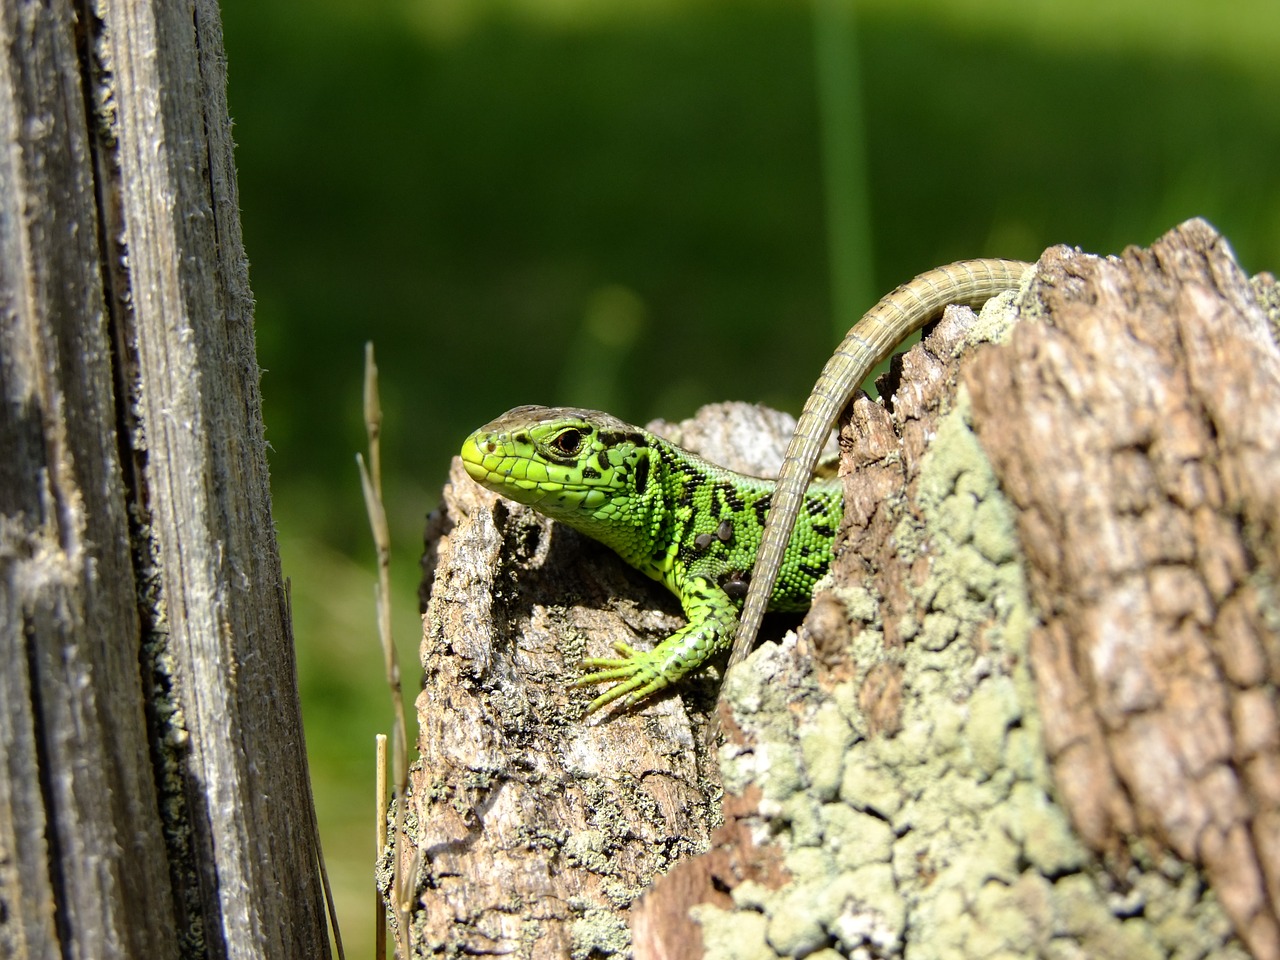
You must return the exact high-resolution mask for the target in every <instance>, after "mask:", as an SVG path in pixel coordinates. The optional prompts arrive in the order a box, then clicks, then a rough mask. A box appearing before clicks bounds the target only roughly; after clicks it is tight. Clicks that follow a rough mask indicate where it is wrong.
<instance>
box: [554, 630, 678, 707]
mask: <svg viewBox="0 0 1280 960" xmlns="http://www.w3.org/2000/svg"><path fill="white" fill-rule="evenodd" d="M613 649H614V650H616V651H618V653H620V654H622V657H621V658H618V659H611V658H602V657H588V658H586V659H584V660H583V661H582V665H583V666H584V667H587V668H588V669H591V668H594V669H595V672H594V673H588V674H587V675H586V676H584V677H579V678H578V679H577V680H575V681H574V683H573V685H574V686H575V687H587V686H591V685H592V684H596V683H609V682H611V681H614V680H619V681H621V682H620V683H617V684H615V685H614V686H612V687H610V688H609V689H608V690H606V691H605V692H604V693H602V694H601V695H600V696H598V697H596V698H595V699H594V700H592V701H591V703H590V704H589V705H588V706H587V714H588V715H590V714H592V713H595V712H596V711H597V710H599V709H600V708H601V707H604V706H606V705H608V704H610V703H613V702H614V701H615V700H619V699H621V700H622V705H623V706H630V705H631V704H633V703H635V702H636V701H637V700H640V699H641V698H643V697H646V696H648V695H649V694H651V693H653V692H654V691H655V690H661V689H662V688H663V687H665V686H666V685H667V683H668V682H669V681H668V680H667V679H666V678H665V677H664V676H663V675H662V672H661V671H660V670H659V669H658V668H657V667H656V666H655V665H654V657H653V654H652V652H651V651H643V650H636V649H634V648H632V647H630V646H628V645H627V644H625V643H623V642H622V641H618V642H616V643H615V644H614V645H613Z"/></svg>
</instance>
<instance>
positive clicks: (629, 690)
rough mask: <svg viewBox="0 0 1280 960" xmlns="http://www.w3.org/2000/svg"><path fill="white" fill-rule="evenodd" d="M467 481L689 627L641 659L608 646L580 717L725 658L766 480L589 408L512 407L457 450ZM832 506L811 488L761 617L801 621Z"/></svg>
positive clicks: (830, 492)
mask: <svg viewBox="0 0 1280 960" xmlns="http://www.w3.org/2000/svg"><path fill="white" fill-rule="evenodd" d="M462 462H463V465H464V466H465V467H466V470H467V473H468V474H470V475H471V477H472V479H474V480H477V481H479V482H480V483H481V484H483V485H484V486H486V487H488V488H489V489H491V490H494V491H496V492H498V493H500V494H502V495H503V496H504V497H508V498H510V499H512V500H516V501H518V502H519V503H524V504H527V505H529V506H531V507H533V508H535V509H536V510H538V511H539V512H540V513H543V514H546V515H547V516H548V517H551V518H552V519H553V520H559V521H562V522H564V523H567V524H568V525H569V526H571V527H574V528H575V529H577V530H580V531H581V532H583V533H585V534H586V535H587V536H589V537H593V538H595V539H596V540H599V541H600V542H601V543H603V544H605V546H607V547H609V548H611V549H612V550H614V551H615V552H616V553H617V554H618V555H619V556H621V557H622V559H624V560H625V561H627V563H629V564H631V566H633V567H635V568H636V569H637V570H639V571H640V572H641V573H644V574H645V575H647V576H649V577H652V578H653V579H654V580H657V581H659V582H661V583H662V584H664V585H665V586H666V587H667V589H669V590H670V591H671V592H672V593H674V594H675V595H676V596H677V597H678V598H679V599H680V604H681V606H682V607H683V608H684V613H685V616H686V617H687V618H688V621H689V622H688V623H687V624H686V625H685V626H684V627H683V628H682V629H680V630H678V631H676V633H674V634H672V635H671V636H670V637H667V638H666V639H665V640H663V641H662V642H661V643H660V644H658V646H657V647H656V648H654V649H653V650H651V651H641V650H635V649H633V648H631V647H630V646H628V645H626V644H624V643H618V644H615V649H616V650H617V651H618V653H619V654H621V659H589V660H586V661H585V662H584V665H585V666H587V667H589V668H596V669H597V672H595V673H591V674H588V675H587V676H585V677H582V678H581V679H580V680H579V681H578V685H579V686H582V685H585V684H592V683H607V682H609V681H614V680H616V681H619V682H618V683H617V684H616V685H615V686H613V687H612V688H610V689H609V690H607V691H605V692H604V693H603V694H602V695H600V696H599V697H597V698H596V699H595V700H594V701H593V702H592V703H591V705H590V707H589V708H588V712H592V711H595V710H598V709H599V708H600V707H603V706H604V705H605V704H607V703H610V702H612V701H613V700H616V699H619V698H622V697H625V698H626V700H625V702H626V703H634V702H635V701H636V700H639V699H640V698H641V697H644V696H646V695H648V694H650V693H653V692H654V691H656V690H659V689H661V688H662V687H665V686H667V685H668V684H670V683H674V682H675V681H676V680H678V679H680V678H681V677H683V676H684V675H685V674H686V673H688V672H689V671H690V670H692V669H694V668H695V667H697V666H699V665H701V664H702V663H703V662H705V661H706V660H707V658H708V657H710V656H712V655H713V654H715V653H716V652H718V651H721V650H727V649H728V648H729V644H730V643H731V642H732V640H733V634H734V630H735V629H736V628H737V624H738V609H739V607H740V606H741V605H742V599H743V597H745V596H746V593H747V579H748V577H749V576H750V574H751V567H752V565H753V564H754V563H755V560H756V553H757V550H758V548H759V546H760V538H761V536H762V535H763V533H764V524H765V517H766V515H767V513H768V510H769V501H770V496H771V494H772V492H773V482H772V481H769V480H760V479H757V478H755V477H748V476H744V475H743V474H740V473H734V472H733V471H731V470H726V469H725V468H724V467H720V466H717V465H716V464H714V463H710V462H708V461H706V460H704V459H702V458H701V457H699V456H696V455H695V454H692V453H690V452H689V451H687V450H684V449H682V448H680V447H678V446H676V445H675V444H674V443H671V442H669V441H667V440H664V439H663V438H661V437H659V436H657V435H655V434H652V433H650V432H648V431H647V430H642V429H640V428H639V427H633V426H631V425H630V424H628V423H623V422H622V421H621V420H619V419H617V418H616V417H612V416H610V415H609V414H607V413H599V412H597V411H595V410H579V409H575V408H572V407H516V408H515V409H514V410H510V411H508V412H507V413H504V414H503V415H502V416H501V417H499V418H498V419H497V420H494V421H493V422H492V423H489V424H486V425H485V426H483V427H481V428H480V429H479V430H477V431H476V432H475V433H473V434H472V435H471V436H470V437H468V438H467V440H466V442H465V443H464V444H463V445H462ZM842 509H843V505H842V502H841V492H840V487H839V484H838V483H837V482H836V481H831V480H828V481H819V482H816V483H813V484H812V485H810V487H809V490H808V493H807V494H806V496H805V497H804V507H803V509H802V510H801V511H800V518H799V521H798V523H797V525H796V529H795V533H794V534H793V536H792V537H791V545H790V547H789V549H788V550H786V551H785V554H784V556H783V559H782V564H781V566H780V568H779V572H778V579H777V584H776V586H775V588H774V590H773V591H772V596H771V597H770V602H769V609H770V610H804V609H806V608H807V607H808V606H809V601H810V599H811V598H812V596H813V586H814V584H815V583H817V582H818V580H819V579H820V578H821V577H822V576H824V575H825V574H826V572H827V569H828V567H829V566H830V565H831V547H832V544H833V543H834V541H835V535H836V530H837V528H838V527H839V526H840V516H841V513H842Z"/></svg>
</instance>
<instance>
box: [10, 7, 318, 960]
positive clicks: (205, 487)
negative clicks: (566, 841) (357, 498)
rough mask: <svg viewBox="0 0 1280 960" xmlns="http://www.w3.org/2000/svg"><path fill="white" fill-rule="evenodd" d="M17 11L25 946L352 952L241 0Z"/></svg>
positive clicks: (17, 535)
mask: <svg viewBox="0 0 1280 960" xmlns="http://www.w3.org/2000/svg"><path fill="white" fill-rule="evenodd" d="M0 35H2V39H3V44H2V48H3V51H4V53H3V54H0V142H2V145H3V148H2V149H0V183H3V184H4V190H3V191H0V247H2V251H0V302H2V303H3V310H0V345H2V349H0V390H2V392H3V398H4V405H5V409H4V417H3V418H2V419H0V445H2V446H3V449H4V450H5V451H6V457H5V458H4V462H3V465H2V466H0V613H2V617H0V644H3V655H4V660H5V663H6V664H8V667H7V668H6V669H5V670H4V671H3V672H0V737H2V738H3V744H4V749H3V760H4V764H5V776H3V777H0V898H2V900H3V903H2V904H0V907H2V909H0V953H2V954H3V955H5V956H16V957H26V956H31V957H44V956H48V957H85V958H90V957H92V958H97V957H147V958H153V957H172V956H201V957H222V956H228V957H232V956H234V957H261V956H273V957H284V956H299V957H316V956H326V955H327V954H328V941H327V934H326V932H325V926H324V916H323V910H322V904H321V897H320V893H319V886H318V882H317V880H316V873H315V863H316V857H317V853H316V846H315V837H314V830H313V822H314V821H313V817H312V816H311V801H310V795H309V790H308V787H307V782H306V769H305V753H304V751H303V739H302V728H301V723H300V715H299V712H298V704H297V693H296V682H295V677H294V664H293V652H292V642H291V636H290V634H289V621H288V611H287V601H286V596H285V592H284V587H283V581H282V578H281V575H280V569H279V559H278V554H277V551H276V544H275V539H274V533H273V530H272V525H271V518H270V495H269V490H268V486H267V471H266V461H265V456H264V442H263V437H262V421H261V415H260V401H259V395H258V370H257V365H256V362H255V360H254V353H253V329H252V299H251V296H250V293H249V288H248V278H247V270H246V264H245V259H244V252H243V249H242V246H241V240H240V227H239V214H238V202H237V198H236V192H235V176H234V168H233V165H232V154H231V139H230V123H229V120H228V117H227V110H226V103H225V75H224V64H223V55H222V38H221V31H220V25H219V18H218V11H217V7H216V5H214V4H212V3H208V2H197V3H194V4H190V5H175V4H153V3H133V2H129V3H126V2H114V0H112V2H102V3H99V4H85V5H83V6H81V7H79V8H77V9H76V10H75V11H73V10H72V8H71V7H69V6H68V5H59V4H53V5H36V4H18V3H10V4H5V5H4V6H3V10H0Z"/></svg>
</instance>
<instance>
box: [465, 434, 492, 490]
mask: <svg viewBox="0 0 1280 960" xmlns="http://www.w3.org/2000/svg"><path fill="white" fill-rule="evenodd" d="M459 456H460V457H461V458H462V466H463V467H464V468H465V469H466V471H467V475H468V476H469V477H471V479H472V480H474V481H476V482H477V483H484V482H485V481H486V480H488V479H489V477H490V476H492V471H490V470H489V468H488V467H486V466H485V465H484V459H485V452H484V450H482V449H481V448H480V444H479V443H478V442H477V441H476V438H475V437H467V440H466V442H465V443H464V444H463V445H462V450H461V451H460V452H459Z"/></svg>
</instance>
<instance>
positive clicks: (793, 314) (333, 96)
mask: <svg viewBox="0 0 1280 960" xmlns="http://www.w3.org/2000/svg"><path fill="white" fill-rule="evenodd" d="M822 2H824V3H826V4H827V6H828V7H830V6H831V5H832V0H822ZM834 2H835V5H836V6H839V0H834ZM222 9H223V17H224V29H225V34H226V46H227V53H228V58H229V68H230V81H231V89H230V100H231V110H232V115H233V117H234V119H235V122H236V128H235V133H236V139H237V141H238V144H239V146H238V151H237V161H238V165H239V173H240V181H239V182H240V196H241V202H242V208H243V223H244V232H245V242H246V246H247V248H248V252H249V257H250V261H251V271H252V272H251V278H252V282H253V289H254V292H255V295H256V297H257V335H258V350H259V357H260V361H261V363H262V366H263V367H264V368H265V374H264V377H263V381H262V386H263V393H264V397H265V404H266V407H265V415H266V421H267V435H268V439H269V440H270V442H271V446H272V454H271V467H272V479H273V482H274V488H275V493H274V496H275V512H276V519H277V523H278V525H279V532H280V540H281V549H282V551H283V554H284V562H285V571H286V573H287V574H288V575H289V576H290V577H291V578H292V581H293V603H294V613H295V618H296V624H295V632H296V634H297V638H298V657H299V667H300V680H301V684H302V696H303V707H304V711H305V719H306V723H307V737H308V743H309V749H310V752H311V765H312V766H311V769H312V774H313V778H314V781H315V785H316V790H317V803H318V807H319V814H320V819H321V828H322V832H323V836H324V843H325V850H326V854H327V856H328V860H329V864H330V869H331V871H332V872H333V879H334V881H335V884H336V888H337V893H338V895H339V909H340V911H341V915H342V920H343V926H344V932H345V939H346V940H347V943H348V946H349V947H351V948H353V949H352V955H355V956H360V955H364V956H367V955H368V951H369V943H370V938H371V935H372V920H371V913H372V901H373V894H372V892H371V889H370V886H369V884H370V877H371V862H372V859H373V840H372V819H371V808H372V797H373V781H372V777H373V763H372V749H371V748H372V739H373V734H374V733H375V731H379V730H386V729H387V728H388V726H389V723H390V710H389V708H388V706H387V696H386V690H385V687H384V685H383V683H382V679H381V677H382V667H381V656H380V654H379V652H378V647H377V639H376V636H375V633H374V618H373V599H372V597H373V593H372V590H373V588H372V584H373V567H372V550H371V547H370V545H369V535H368V532H367V525H366V522H365V514H364V508H363V505H362V502H361V498H360V492H359V483H358V480H357V475H356V471H355V467H354V464H353V454H354V453H355V451H357V450H360V449H362V448H363V446H364V439H363V428H362V424H361V411H360V376H361V363H362V345H363V343H364V342H365V341H366V340H372V341H374V343H375V344H376V347H377V350H378V360H379V365H380V368H381V389H382V401H383V406H384V411H385V415H386V423H385V428H384V446H383V455H384V458H385V463H386V471H387V494H388V507H389V511H390V515H391V521H392V526H393V537H394V549H395V551H396V552H395V563H396V564H397V568H396V577H397V586H398V589H399V593H398V595H397V597H396V598H395V599H396V603H397V620H396V629H397V631H398V641H399V643H400V647H401V662H402V666H403V668H404V670H405V675H406V689H407V691H408V696H409V697H410V699H411V698H412V696H413V693H414V690H415V687H416V685H417V677H418V673H419V669H418V667H417V664H416V642H417V637H418V633H419V630H420V627H419V623H418V617H417V599H416V587H417V580H418V568H417V558H418V556H419V554H420V552H421V531H422V527H423V520H424V517H425V515H426V513H427V512H428V511H429V510H430V509H432V507H433V506H434V505H435V504H436V502H437V499H438V492H439V488H440V485H441V483H442V481H443V479H444V476H445V471H446V469H447V468H448V464H449V458H450V457H451V456H452V455H453V453H454V452H455V451H456V449H457V447H458V445H459V443H460V441H461V439H462V438H463V436H465V434H466V433H468V432H469V431H470V430H471V429H473V428H474V427H476V426H478V425H480V424H481V423H483V422H485V421H487V420H489V419H491V418H492V417H494V416H496V415H497V414H498V413H500V412H502V411H503V410H505V409H507V408H508V407H511V406H514V405H516V404H519V403H533V402H538V403H576V404H584V405H589V406H597V407H603V408H606V409H609V410H610V411H611V412H613V413H616V414H617V415H619V416H621V417H623V418H625V419H628V420H631V421H633V422H644V421H645V420H647V419H649V418H652V417H654V416H659V415H661V416H664V417H668V418H673V419H674V418H679V417H684V416H687V415H689V414H691V413H692V412H693V410H694V409H695V408H696V407H697V406H698V405H700V404H702V403H705V402H709V401H714V400H723V399H745V400H761V401H765V402H768V403H771V404H774V405H776V406H779V407H782V408H784V409H788V410H791V411H793V412H795V411H796V410H798V408H799V406H800V404H801V402H802V400H803V398H804V396H805V395H806V394H807V392H808V390H809V387H810V386H811V385H812V382H813V379H814V377H815V376H816V374H817V371H818V369H819V368H820V366H821V364H822V362H823V361H824V359H825V358H826V356H827V354H828V352H829V351H830V350H831V348H832V347H833V346H834V344H835V343H836V340H837V337H838V334H837V326H839V327H841V328H843V326H844V325H845V323H844V321H843V320H842V319H836V318H834V317H833V312H834V311H833V308H832V305H831V304H832V300H833V296H832V290H833V289H836V290H841V291H844V293H843V294H841V295H840V296H844V297H847V298H850V299H855V300H856V299H859V298H861V302H859V303H858V304H857V307H856V309H857V311H859V312H860V311H861V310H862V309H865V308H866V307H867V306H870V304H871V302H873V301H874V300H875V299H876V297H877V296H878V295H879V294H881V293H883V292H885V291H887V290H889V289H891V288H892V287H893V286H895V285H897V284H898V283H900V282H902V281H903V280H905V279H908V278H909V277H911V276H913V275H914V274H916V273H918V272H920V271H921V270H924V269H927V268H929V267H932V266H935V265H938V264H941V263H945V262H948V261H951V260H955V259H959V258H964V257H972V256H983V255H999V256H1011V257H1021V258H1034V257H1036V256H1038V255H1039V253H1040V252H1041V250H1042V249H1043V248H1044V247H1046V246H1048V245H1050V244H1055V243H1066V244H1072V245H1078V246H1080V247H1083V248H1084V249H1085V250H1088V251H1092V252H1100V253H1106V252H1113V253H1114V252H1118V251H1120V250H1121V249H1122V248H1123V247H1124V246H1125V245H1127V244H1130V243H1136V244H1147V243H1149V242H1150V241H1152V240H1153V239H1154V238H1155V237H1157V236H1158V235H1159V234H1160V233H1162V232H1164V231H1165V230H1166V229H1168V228H1169V227H1171V226H1173V225H1174V224H1175V223H1177V222H1178V221H1180V220H1182V219H1184V218H1186V217H1189V216H1192V215H1202V216H1205V217H1208V218H1209V219H1210V220H1211V221H1213V222H1214V223H1215V224H1216V225H1217V226H1218V227H1219V229H1221V230H1222V231H1223V232H1224V233H1225V234H1226V235H1227V236H1228V237H1229V238H1230V239H1231V241H1232V242H1233V243H1234V245H1235V248H1236V251H1237V253H1238V255H1239V257H1240V259H1241V261H1242V262H1243V264H1244V265H1245V267H1246V269H1248V270H1249V271H1250V272H1255V271H1257V270H1262V269H1273V270H1274V269H1276V268H1278V267H1280V164H1278V163H1277V158H1280V57H1277V55H1276V51H1277V50H1280V4H1277V3H1276V2H1275V0H1232V2H1225V3H1221V4H1208V3H1204V2H1203V0H1106V2H1102V0H1072V2H1066V0H1059V2H1053V0H1041V2H1035V3H1031V2H1027V0H867V2H863V3H859V4H858V6H857V29H858V36H857V41H856V48H855V47H854V46H852V45H851V44H850V43H849V42H848V41H847V39H845V38H840V39H838V41H837V42H836V43H835V44H834V45H832V44H827V45H826V46H824V45H823V44H815V28H814V19H813V18H814V14H813V10H812V8H811V6H810V5H808V4H806V3H801V2H791V0H734V2H730V0H310V2H307V3H303V2H301V0H224V2H223V7H222ZM843 9H846V10H848V9H852V8H850V7H845V8H843ZM819 34H820V35H821V36H823V37H827V38H828V39H829V34H825V33H821V31H819ZM818 49H821V50H824V51H825V57H826V58H825V59H823V60H822V63H823V64H824V68H823V69H822V70H819V69H818V68H817V66H816V63H815V50H818ZM819 59H821V58H819ZM820 73H821V74H822V75H823V76H825V77H826V78H827V86H826V88H825V94H824V97H823V98H820V97H819V95H818V89H819V80H818V76H819V74H820ZM842 76H843V77H844V78H845V79H842ZM850 77H852V78H854V80H855V81H856V84H855V85H854V86H850V85H849V83H848V82H847V78H850ZM857 86H860V88H861V102H860V108H859V97H858V95H857V89H856V87H857ZM820 103H823V104H825V107H826V110H825V112H824V110H822V109H820V106H819V104H820ZM859 109H860V113H859ZM833 118H834V122H833ZM824 119H825V121H826V123H825V126H824V124H823V120H824ZM842 123H843V124H844V129H845V133H844V134H841V129H842V126H841V124H842ZM824 144H826V147H825V148H824ZM841 147H843V151H842V149H841ZM824 150H825V152H824ZM860 158H861V159H863V160H865V168H863V167H861V166H860V162H859V161H860ZM824 160H825V163H826V164H827V165H826V167H825V168H824ZM833 163H834V164H836V166H835V167H834V168H833V167H832V164H833ZM828 179H830V181H831V182H832V183H833V184H835V185H836V186H837V187H840V188H843V189H837V190H832V191H829V190H827V189H826V188H825V186H824V183H826V182H827V180H828ZM829 196H834V197H836V198H837V200H838V199H839V197H841V196H843V197H844V198H845V203H844V205H842V204H841V203H839V202H836V203H833V202H832V201H830V200H829V199H828V198H829ZM862 198H865V200H866V202H867V211H868V216H867V219H866V221H865V222H863V221H861V220H860V219H859V217H858V210H859V201H860V199H862ZM833 230H834V233H835V235H836V236H837V237H843V238H845V241H844V242H845V243H846V244H850V243H851V244H852V245H851V246H842V247H840V249H841V250H843V251H845V253H843V254H842V256H841V258H840V262H839V263H838V264H836V267H837V268H838V269H836V270H834V271H833V269H832V263H831V259H832V258H831V257H830V256H829V250H830V249H831V247H830V245H829V234H830V233H831V232H832V231H833ZM867 239H869V246H868V245H866V244H864V243H862V242H861V241H862V240H867ZM833 277H834V278H835V279H833ZM837 299H839V297H837ZM848 309H851V307H850V306H849V305H848V304H846V306H845V308H844V310H845V311H846V312H847V310H848Z"/></svg>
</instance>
